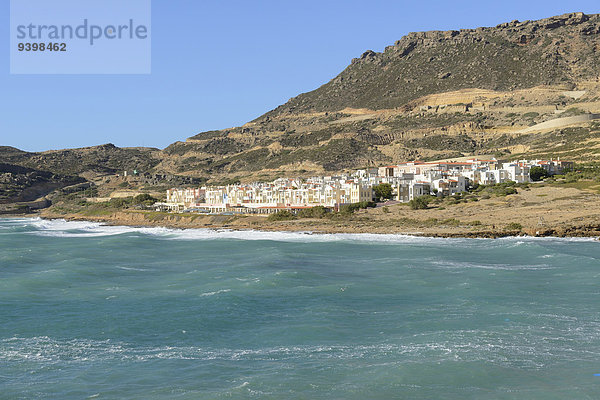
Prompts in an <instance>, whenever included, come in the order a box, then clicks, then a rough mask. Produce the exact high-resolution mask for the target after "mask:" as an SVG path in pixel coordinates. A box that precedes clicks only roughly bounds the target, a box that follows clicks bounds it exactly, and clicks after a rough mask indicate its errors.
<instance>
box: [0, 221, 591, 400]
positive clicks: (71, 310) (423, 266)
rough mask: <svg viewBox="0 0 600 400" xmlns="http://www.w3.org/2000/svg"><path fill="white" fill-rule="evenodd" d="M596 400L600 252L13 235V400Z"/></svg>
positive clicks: (2, 326) (414, 242)
mask: <svg viewBox="0 0 600 400" xmlns="http://www.w3.org/2000/svg"><path fill="white" fill-rule="evenodd" d="M246 398H257V399H461V400H464V399H543V400H548V399H598V398H600V242H599V241H598V240H596V239H555V238H523V237H518V238H503V239H437V238H436V239H433V238H423V237H412V236H402V235H392V234H390V235H376V234H310V233H308V232H307V233H285V232H260V231H228V230H218V231H215V230H206V229H198V230H173V229H166V228H136V227H118V226H103V225H100V224H97V223H90V222H65V221H47V220H41V219H1V220H0V399H3V400H4V399H6V400H9V399H10V400H13V399H62V400H69V399H246Z"/></svg>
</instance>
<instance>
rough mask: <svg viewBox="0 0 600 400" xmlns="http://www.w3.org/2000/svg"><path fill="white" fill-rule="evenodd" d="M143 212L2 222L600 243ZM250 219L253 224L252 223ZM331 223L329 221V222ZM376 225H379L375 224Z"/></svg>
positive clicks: (552, 233) (588, 228)
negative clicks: (162, 215)
mask: <svg viewBox="0 0 600 400" xmlns="http://www.w3.org/2000/svg"><path fill="white" fill-rule="evenodd" d="M146 216H152V215H149V214H146V215H144V213H143V212H117V213H113V214H110V215H104V216H85V215H79V214H66V215H57V214H50V213H39V214H28V215H13V216H7V215H4V216H2V218H41V219H44V220H65V221H80V222H84V221H85V222H96V223H101V224H104V225H108V226H128V227H155V228H168V229H178V230H186V229H210V230H222V229H225V230H232V231H263V232H306V233H310V234H379V235H385V234H389V235H406V236H415V237H428V238H473V239H498V238H504V237H519V236H521V237H555V238H597V239H598V240H600V226H594V225H581V226H564V227H561V228H559V229H555V228H550V229H544V230H537V231H531V230H528V229H523V230H521V231H516V230H512V231H511V230H502V229H496V230H491V229H477V230H473V229H472V228H470V227H435V228H424V229H407V228H403V227H395V228H391V227H383V226H376V224H359V225H353V224H351V223H347V224H330V223H324V222H323V221H321V220H301V221H298V220H295V221H278V222H270V221H267V219H266V218H264V217H258V218H262V219H263V221H261V222H262V223H257V221H256V220H255V219H250V217H247V218H239V219H236V218H231V217H227V216H189V215H181V214H172V215H168V216H165V217H166V218H163V219H156V217H155V216H154V218H151V219H148V218H146ZM249 219H250V220H249ZM328 222H329V221H328ZM373 222H376V221H373Z"/></svg>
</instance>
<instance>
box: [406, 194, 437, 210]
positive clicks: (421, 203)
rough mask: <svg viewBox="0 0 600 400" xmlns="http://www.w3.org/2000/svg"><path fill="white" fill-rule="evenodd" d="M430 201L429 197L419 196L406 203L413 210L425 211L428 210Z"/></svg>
mask: <svg viewBox="0 0 600 400" xmlns="http://www.w3.org/2000/svg"><path fill="white" fill-rule="evenodd" d="M430 201H431V197H430V196H420V197H417V198H414V199H412V200H411V201H409V202H408V204H409V206H410V208H411V209H413V210H425V209H427V208H429V202H430Z"/></svg>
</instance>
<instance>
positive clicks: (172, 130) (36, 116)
mask: <svg viewBox="0 0 600 400" xmlns="http://www.w3.org/2000/svg"><path fill="white" fill-rule="evenodd" d="M73 1H74V2H76V1H78V0H73ZM574 11H583V12H585V13H589V14H593V13H600V5H599V3H598V0H588V1H578V0H572V1H568V2H565V1H522V0H521V1H512V0H509V1H502V2H500V1H498V2H496V1H485V0H484V1H481V0H479V1H460V0H455V1H452V2H449V1H378V0H371V1H368V2H367V1H364V0H362V1H354V0H339V1H327V0H320V1H314V0H302V1H295V2H291V1H285V0H276V1H261V0H255V1H248V0H240V1H227V0H222V1H212V0H211V1H208V0H152V26H151V36H152V72H151V74H148V75H11V74H10V57H9V50H10V44H9V33H10V30H9V29H10V28H9V24H8V22H9V20H10V7H9V1H8V0H0V18H1V19H0V21H4V23H2V24H0V35H1V36H2V39H1V40H0V54H2V55H4V56H3V57H4V59H3V60H2V61H3V62H0V145H4V146H13V147H17V148H20V149H22V150H27V151H43V150H50V149H61V148H73V147H85V146H94V145H100V144H105V143H113V144H115V145H117V146H119V147H133V146H146V147H157V148H164V147H166V146H168V145H169V144H171V143H173V142H175V141H178V140H185V139H186V138H188V137H190V136H193V135H195V134H197V133H199V132H203V131H207V130H213V129H225V128H229V127H233V126H240V125H243V124H244V123H246V122H248V121H250V120H252V119H254V118H256V117H258V116H260V115H262V114H264V113H265V112H267V111H269V110H271V109H273V108H275V107H277V106H278V105H280V104H283V103H285V102H286V101H287V100H289V99H290V98H291V97H294V96H296V95H298V94H300V93H302V92H307V91H310V90H313V89H316V88H317V87H319V86H321V85H322V84H324V83H326V82H328V81H329V80H330V79H332V78H334V77H335V76H336V75H337V74H338V73H340V72H341V71H342V70H343V69H344V68H345V67H346V66H347V65H348V64H349V63H350V61H351V60H352V58H355V57H359V56H360V55H361V54H362V53H364V52H365V51H366V50H369V49H370V50H374V51H383V49H384V48H385V47H386V46H388V45H391V44H393V43H394V42H395V41H396V40H398V39H400V38H401V37H402V36H404V35H405V34H407V33H408V32H414V31H426V30H449V29H461V28H476V27H478V26H495V25H497V24H499V23H502V22H508V21H512V20H515V19H518V20H520V21H524V20H528V19H529V20H533V19H540V18H546V17H550V16H554V15H559V14H564V13H567V12H574ZM0 161H1V160H0Z"/></svg>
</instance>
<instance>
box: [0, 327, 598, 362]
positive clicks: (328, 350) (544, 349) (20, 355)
mask: <svg viewBox="0 0 600 400" xmlns="http://www.w3.org/2000/svg"><path fill="white" fill-rule="evenodd" d="M184 332H185V331H184ZM185 333H189V332H185ZM427 336H430V337H427ZM551 339H552V340H549V337H547V336H543V335H526V336H522V337H520V339H519V341H515V340H514V337H512V335H510V334H506V335H502V334H494V335H492V332H486V331H449V332H436V333H433V332H432V333H430V334H428V335H415V336H413V337H411V338H405V340H404V341H405V343H374V344H348V345H344V344H339V345H290V346H276V347H264V348H247V349H229V348H205V347H194V346H168V345H165V346H136V345H132V344H129V343H124V342H112V341H111V340H92V339H71V340H58V339H53V338H50V337H47V336H43V337H32V338H18V337H13V338H9V339H3V340H0V362H34V363H38V364H44V365H48V364H61V363H82V362H85V363H87V362H104V361H117V362H123V361H135V362H137V361H151V360H199V361H213V360H214V361H292V360H307V359H333V360H351V359H372V360H377V359H381V360H389V358H390V357H393V358H394V359H395V360H396V361H397V362H411V361H413V362H421V361H423V360H429V361H431V360H437V361H440V362H441V361H461V362H464V361H485V362H493V363H499V364H504V365H513V366H520V367H526V368H534V369H537V368H543V367H547V366H548V364H549V363H551V360H561V361H560V362H562V361H564V360H568V359H571V358H573V357H577V360H582V359H586V360H589V361H595V360H596V359H597V357H598V356H599V355H600V354H599V352H598V351H590V350H589V349H588V350H586V351H583V352H582V351H581V349H575V348H572V345H573V344H574V342H573V341H572V340H569V338H566V337H552V338H551ZM558 341H560V342H561V343H560V344H559V343H558Z"/></svg>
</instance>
